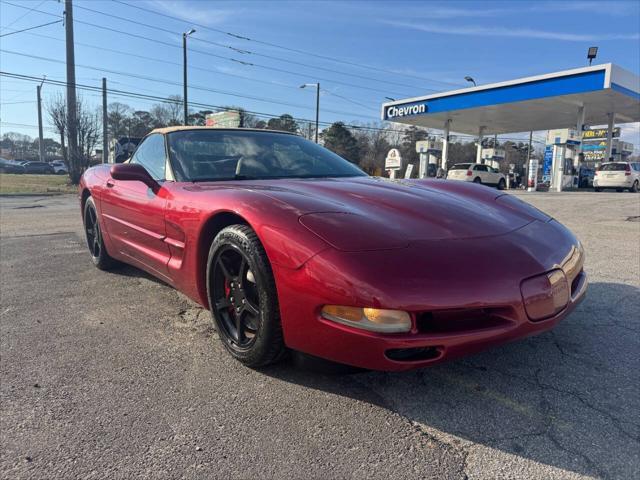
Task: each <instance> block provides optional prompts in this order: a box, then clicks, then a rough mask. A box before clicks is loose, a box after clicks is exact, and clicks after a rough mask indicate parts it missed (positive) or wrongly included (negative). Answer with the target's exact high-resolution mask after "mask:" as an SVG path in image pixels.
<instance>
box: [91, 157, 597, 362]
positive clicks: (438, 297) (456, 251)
mask: <svg viewBox="0 0 640 480" xmlns="http://www.w3.org/2000/svg"><path fill="white" fill-rule="evenodd" d="M107 182H109V183H111V184H113V185H112V186H107ZM85 190H88V191H90V192H91V194H92V195H93V197H94V199H95V201H96V206H97V208H98V213H99V216H100V222H101V227H102V229H103V232H104V235H103V236H104V240H105V244H106V248H107V251H108V252H109V254H110V255H111V256H113V257H115V258H117V259H118V260H121V261H124V262H126V263H130V264H132V265H135V266H137V267H139V268H142V269H144V270H146V271H148V272H150V273H151V274H153V275H156V276H158V277H159V278H161V279H163V280H164V281H166V282H167V283H169V284H170V285H172V286H174V287H175V288H177V289H178V290H180V291H182V292H184V293H185V294H186V295H188V296H189V297H191V298H193V299H194V300H196V301H197V302H199V303H200V304H202V305H203V306H205V307H206V306H207V298H206V287H205V271H206V258H207V254H208V250H209V246H210V242H211V240H212V238H211V237H210V232H211V228H208V227H207V225H210V222H212V221H213V222H215V220H216V219H217V218H221V217H218V215H229V214H233V215H236V216H238V217H240V218H241V219H243V220H244V222H246V223H247V224H249V225H250V226H251V227H252V228H253V229H254V230H255V232H256V234H257V235H258V237H259V239H260V241H261V242H262V244H263V245H264V247H265V251H266V253H267V256H268V257H269V260H270V262H271V264H272V268H273V273H274V276H275V281H276V287H277V290H278V295H279V303H280V310H281V318H282V326H283V330H284V337H285V343H286V344H287V346H288V347H290V348H293V349H296V350H300V351H303V352H306V353H310V354H313V355H317V356H320V357H324V358H327V359H330V360H334V361H338V362H343V363H347V364H351V365H356V366H360V367H364V368H372V369H380V370H405V369H409V368H415V367H420V366H425V365H429V364H433V363H437V362H441V361H443V360H446V359H450V358H455V357H459V356H461V355H466V354H469V353H473V352H476V351H478V350H481V349H484V348H487V347H489V346H492V345H497V344H501V343H504V342H507V341H511V340H515V339H518V338H522V337H525V336H528V335H533V334H536V333H540V332H542V331H545V330H547V329H549V328H552V327H553V326H554V325H555V324H557V323H558V322H559V321H560V320H561V319H562V318H564V317H565V316H566V315H567V314H568V313H569V312H571V310H572V309H573V308H574V307H575V305H576V304H577V303H578V302H579V301H580V300H581V299H582V297H583V294H584V291H585V287H586V275H585V274H584V272H582V270H581V267H580V268H579V269H578V271H577V272H576V271H573V270H572V272H571V275H573V277H571V278H568V282H569V285H571V283H572V282H573V283H574V286H575V287H576V288H575V291H574V292H572V295H573V296H572V298H571V300H570V301H569V303H568V305H567V307H566V308H565V309H564V310H563V311H561V312H560V313H558V314H557V315H555V316H552V317H551V318H548V319H545V320H543V321H537V322H533V321H530V320H529V319H528V317H527V314H526V311H525V309H524V304H523V299H522V293H521V288H520V286H521V283H522V282H523V281H524V280H525V279H528V278H531V277H533V276H536V275H540V274H543V273H545V272H548V271H550V270H552V269H554V268H562V265H563V263H565V262H566V261H567V257H568V255H569V254H570V252H572V251H574V250H575V249H577V248H579V243H578V241H577V240H576V238H575V237H574V236H573V235H572V234H571V232H569V230H567V229H566V228H565V227H563V226H562V225H560V224H559V223H558V222H556V221H554V220H552V219H551V218H549V217H548V216H546V215H545V214H543V213H541V212H539V211H538V210H536V209H534V208H533V207H531V206H529V205H527V204H524V203H523V202H520V201H519V200H517V199H515V198H514V197H511V196H508V195H507V196H503V195H504V194H503V193H502V192H498V191H497V190H493V189H489V188H487V187H484V186H479V185H474V184H467V183H463V182H453V181H452V182H448V181H443V180H417V181H416V180H408V181H395V182H394V181H389V180H385V179H378V178H372V177H353V178H339V179H304V180H284V179H279V180H257V181H253V180H252V181H247V180H245V181H225V182H210V183H179V182H164V183H163V184H162V185H161V187H160V189H159V190H158V191H157V192H156V193H154V192H152V191H151V190H150V189H149V188H148V187H147V186H145V185H144V184H142V183H141V182H131V181H116V180H113V179H111V178H110V176H109V167H108V166H98V167H94V168H92V169H90V170H88V171H87V172H86V173H85V175H84V177H83V179H82V182H81V191H85ZM574 267H575V265H573V266H572V268H574ZM567 276H569V275H567ZM576 277H578V278H577V279H576ZM574 279H576V280H575V282H574ZM325 304H332V305H350V306H361V307H378V308H386V309H400V310H405V311H408V312H410V314H411V315H412V317H413V319H414V328H413V329H412V332H410V333H406V334H376V333H371V332H365V331H361V330H356V329H353V328H350V327H347V326H344V325H339V324H336V323H332V322H330V321H327V320H324V319H322V318H320V315H319V312H320V309H321V308H322V306H323V305H325ZM452 309H463V310H464V309H469V311H473V312H478V311H485V309H486V311H487V312H489V311H490V312H491V315H494V316H497V317H496V318H498V320H497V321H490V322H487V323H486V324H484V325H482V324H481V325H477V324H475V325H474V326H473V327H472V328H468V329H462V330H461V329H460V328H452V329H451V330H450V331H449V330H447V328H446V322H447V321H448V320H447V319H449V318H454V317H456V315H458V313H455V314H454V315H450V314H449V311H450V310H452ZM425 312H440V314H439V318H441V319H444V320H441V324H440V326H439V329H438V331H437V332H424V331H419V329H418V324H417V320H416V319H417V318H419V317H420V315H423V314H424V313H425ZM442 322H445V323H444V325H445V326H444V327H443V326H442V325H443V324H442ZM464 325H466V324H464ZM423 346H429V347H437V348H438V350H439V352H440V354H439V356H438V357H437V358H435V359H432V360H426V361H419V362H400V361H393V360H390V359H389V358H387V356H385V351H386V350H388V349H391V348H412V347H423Z"/></svg>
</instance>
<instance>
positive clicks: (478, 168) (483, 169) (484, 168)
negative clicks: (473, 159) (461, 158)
mask: <svg viewBox="0 0 640 480" xmlns="http://www.w3.org/2000/svg"><path fill="white" fill-rule="evenodd" d="M476 171H478V172H486V171H487V166H486V165H476Z"/></svg>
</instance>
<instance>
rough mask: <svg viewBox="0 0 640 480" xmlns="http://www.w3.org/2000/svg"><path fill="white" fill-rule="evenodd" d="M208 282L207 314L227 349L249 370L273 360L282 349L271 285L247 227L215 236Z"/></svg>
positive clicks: (235, 227)
mask: <svg viewBox="0 0 640 480" xmlns="http://www.w3.org/2000/svg"><path fill="white" fill-rule="evenodd" d="M207 279H208V282H207V293H208V299H209V305H210V309H211V314H212V316H213V319H214V321H215V324H216V327H217V330H218V334H219V337H220V340H221V341H222V343H223V345H224V346H225V348H226V349H227V350H228V351H229V352H230V353H231V355H232V356H234V357H235V358H236V359H238V360H240V361H241V362H242V363H244V364H245V365H248V366H250V367H261V366H264V365H268V364H270V363H274V362H275V361H277V360H278V359H279V358H280V357H281V356H282V355H283V353H284V351H285V348H284V342H283V338H282V328H281V325H280V314H279V308H278V299H277V292H276V289H275V282H274V279H273V273H272V271H271V266H270V264H269V261H268V259H267V256H266V253H265V252H264V248H263V247H262V244H261V243H260V241H259V240H258V238H257V236H256V234H255V233H254V231H253V230H252V229H251V228H250V227H248V226H246V225H232V226H230V227H227V228H225V229H223V230H222V231H221V232H220V233H219V234H218V235H216V238H215V239H214V241H213V243H212V244H211V249H210V250H209V259H208V264H207Z"/></svg>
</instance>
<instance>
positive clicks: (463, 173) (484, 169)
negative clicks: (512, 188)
mask: <svg viewBox="0 0 640 480" xmlns="http://www.w3.org/2000/svg"><path fill="white" fill-rule="evenodd" d="M447 180H460V181H463V182H473V183H482V184H484V185H491V186H494V187H498V190H504V189H505V188H506V187H507V180H506V179H505V176H504V175H503V174H502V173H500V172H499V171H498V170H496V169H495V168H493V167H490V166H489V165H484V164H482V163H456V164H455V165H454V166H453V167H451V168H450V169H449V172H447Z"/></svg>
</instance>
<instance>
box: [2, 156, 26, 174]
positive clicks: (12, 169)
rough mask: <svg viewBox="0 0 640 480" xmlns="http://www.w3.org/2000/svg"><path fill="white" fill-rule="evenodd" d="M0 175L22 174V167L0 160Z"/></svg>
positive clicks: (9, 161)
mask: <svg viewBox="0 0 640 480" xmlns="http://www.w3.org/2000/svg"><path fill="white" fill-rule="evenodd" d="M0 173H24V167H23V166H22V165H20V164H19V163H16V162H12V161H11V160H6V159H4V158H0Z"/></svg>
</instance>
